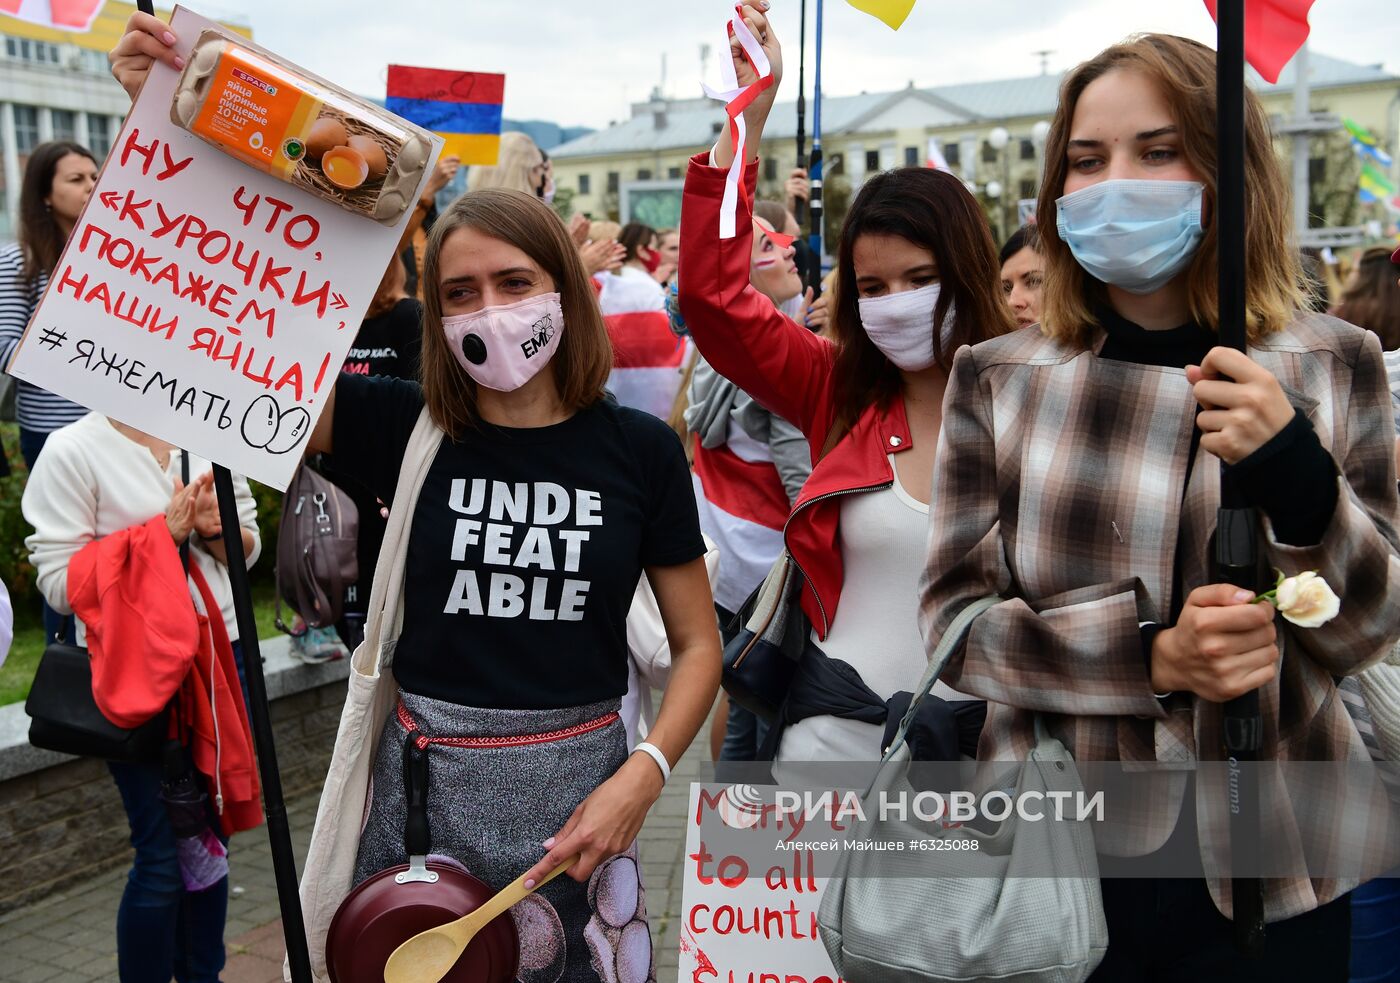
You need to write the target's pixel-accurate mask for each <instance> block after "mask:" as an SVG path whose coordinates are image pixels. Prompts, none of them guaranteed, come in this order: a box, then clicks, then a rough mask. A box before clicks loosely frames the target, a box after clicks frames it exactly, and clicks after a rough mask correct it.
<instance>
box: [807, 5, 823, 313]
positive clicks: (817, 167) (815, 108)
mask: <svg viewBox="0 0 1400 983" xmlns="http://www.w3.org/2000/svg"><path fill="white" fill-rule="evenodd" d="M816 40H817V44H816V52H815V57H816V69H815V77H814V78H813V80H812V161H811V166H810V167H809V168H808V176H809V178H810V181H811V187H812V190H811V195H812V198H811V202H810V207H811V225H810V227H809V231H808V234H807V244H808V245H809V246H810V247H811V250H812V262H811V266H810V267H809V269H808V273H809V275H810V282H809V283H808V284H807V285H808V286H809V287H811V288H812V291H813V293H814V294H817V295H820V293H821V289H822V0H817V39H816Z"/></svg>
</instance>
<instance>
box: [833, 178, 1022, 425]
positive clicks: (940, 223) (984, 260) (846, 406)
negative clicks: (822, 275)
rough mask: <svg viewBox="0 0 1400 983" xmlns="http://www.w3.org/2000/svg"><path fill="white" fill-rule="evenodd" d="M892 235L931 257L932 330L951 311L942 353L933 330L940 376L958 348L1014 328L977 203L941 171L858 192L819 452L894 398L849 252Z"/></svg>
mask: <svg viewBox="0 0 1400 983" xmlns="http://www.w3.org/2000/svg"><path fill="white" fill-rule="evenodd" d="M867 234H869V235H894V236H899V237H901V238H903V239H908V240H909V241H910V242H912V243H914V244H915V245H916V246H922V247H923V248H925V249H928V250H929V251H931V252H932V253H933V258H934V262H936V263H937V264H938V278H939V281H940V282H941V284H942V287H941V289H940V290H939V294H938V303H937V304H936V305H935V306H934V310H933V323H934V324H935V325H941V324H942V323H943V318H944V316H945V315H946V314H947V313H948V308H949V305H955V313H954V317H953V330H952V335H951V337H950V338H949V340H948V344H947V345H946V346H945V345H944V344H943V341H942V339H941V337H940V336H939V332H938V329H937V328H936V327H935V329H934V339H933V346H934V354H935V357H936V359H937V364H938V365H939V367H940V368H942V369H943V370H944V371H945V372H946V371H948V370H949V369H950V368H952V365H953V355H954V354H956V352H957V350H958V349H959V348H961V347H962V346H963V345H975V344H977V343H978V342H979V341H985V340H987V339H988V338H992V337H995V336H996V335H1000V334H1005V333H1006V332H1008V331H1011V330H1013V329H1014V328H1015V327H1016V323H1015V321H1014V320H1012V317H1011V312H1010V310H1009V309H1008V308H1007V306H1006V304H1005V302H1004V301H1003V300H1002V296H1001V264H1000V263H998V262H997V247H996V243H995V242H993V240H992V230H991V228H990V227H989V226H988V225H987V218H986V216H985V215H984V214H983V213H982V208H981V206H980V205H978V204H977V200H976V199H975V198H973V197H972V195H971V194H970V193H969V192H968V190H967V188H966V187H964V186H963V183H962V181H960V180H958V179H957V178H956V177H954V176H953V175H952V174H950V173H949V172H947V171H935V170H932V169H930V168H926V167H901V168H896V169H895V170H892V171H885V172H884V173H882V174H877V175H875V176H874V177H872V178H871V179H870V180H868V181H866V182H865V185H864V186H863V187H862V188H861V189H860V193H859V194H858V195H856V200H855V201H854V202H853V203H852V204H851V208H850V211H848V212H847V213H846V223H845V225H843V226H842V227H841V245H840V248H839V249H838V251H837V257H836V269H837V275H836V281H837V283H838V284H840V286H839V287H838V289H837V291H836V303H835V317H834V318H833V319H832V336H833V339H834V340H835V341H836V345H837V353H836V363H835V365H834V367H833V368H832V381H833V385H834V396H835V403H836V419H835V424H834V426H833V428H832V432H831V434H830V435H829V437H828V440H827V444H826V447H827V449H830V448H831V447H832V446H834V445H835V443H836V441H837V440H839V439H840V438H841V437H843V436H844V435H845V434H846V432H847V431H849V430H850V428H851V426H852V424H854V423H855V421H856V419H857V418H858V417H859V416H860V414H861V412H862V411H863V410H864V409H865V408H866V407H867V406H871V405H883V404H884V403H886V402H888V401H889V400H891V399H893V398H894V397H895V396H896V395H898V393H899V390H900V372H899V368H898V367H897V366H896V365H895V364H894V363H893V362H891V361H890V360H889V359H888V358H886V357H885V355H884V353H883V352H881V351H880V349H878V348H876V347H875V343H874V342H873V341H871V340H870V336H869V335H867V334H866V333H865V328H864V327H862V326H861V321H860V306H859V304H858V300H859V291H858V290H857V289H856V267H855V244H856V240H857V239H859V238H860V237H861V236H863V235H867Z"/></svg>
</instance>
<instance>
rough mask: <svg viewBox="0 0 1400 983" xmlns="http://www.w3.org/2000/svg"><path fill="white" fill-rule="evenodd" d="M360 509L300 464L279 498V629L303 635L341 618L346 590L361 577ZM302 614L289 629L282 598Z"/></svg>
mask: <svg viewBox="0 0 1400 983" xmlns="http://www.w3.org/2000/svg"><path fill="white" fill-rule="evenodd" d="M359 527H360V513H359V510H358V509H357V508H356V507H355V503H354V501H352V500H351V498H350V496H349V495H347V494H346V493H345V492H344V491H342V490H341V489H340V488H338V487H337V486H336V485H335V484H333V483H332V482H331V481H330V480H329V479H327V478H326V477H325V476H324V475H321V474H319V473H317V472H316V471H315V470H313V469H312V468H311V467H310V466H308V465H307V464H306V463H305V462H302V465H301V467H300V468H298V469H297V473H296V474H295V475H293V476H292V483H291V484H290V485H288V486H287V493H286V495H285V496H284V497H283V499H282V520H281V524H280V525H279V526H278V533H277V570H276V579H277V604H276V622H277V627H278V628H279V629H281V630H282V631H285V632H286V633H287V634H289V635H295V636H298V637H299V636H301V635H304V634H305V633H306V629H307V628H326V627H330V626H332V625H334V624H335V623H336V622H337V621H339V620H340V617H341V614H342V613H343V612H344V609H345V588H346V587H348V586H350V585H351V584H353V583H355V581H356V580H358V579H359V576H360V564H359V556H358V552H359V551H358V536H359ZM283 601H286V602H287V605H288V606H289V607H290V608H291V609H292V610H293V611H295V612H296V613H297V614H299V615H301V620H302V621H303V622H304V623H305V627H303V628H302V630H301V631H299V632H297V631H293V630H292V629H291V628H290V627H288V626H287V625H286V624H285V623H284V622H283V620H282V602H283Z"/></svg>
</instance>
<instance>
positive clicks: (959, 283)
mask: <svg viewBox="0 0 1400 983" xmlns="http://www.w3.org/2000/svg"><path fill="white" fill-rule="evenodd" d="M766 8H767V3H765V2H763V0H745V3H744V5H743V11H744V18H745V20H746V21H747V22H748V23H749V26H750V29H751V31H752V32H753V35H754V37H755V38H760V39H761V41H762V47H763V51H764V53H765V54H766V55H767V57H768V61H769V63H770V65H771V67H772V73H773V84H772V85H771V86H769V87H768V88H766V89H764V90H763V91H761V92H759V93H758V94H757V97H756V98H754V99H753V101H752V102H751V103H750V104H749V106H748V108H747V109H746V110H745V111H744V119H745V122H746V124H747V133H748V136H747V141H746V143H745V148H746V151H747V153H748V159H747V160H744V161H738V162H735V166H737V167H739V168H741V169H742V170H743V180H744V181H745V182H746V185H747V189H748V194H747V196H745V195H744V194H740V195H738V196H737V198H738V202H739V204H738V206H737V211H736V213H735V214H734V216H733V219H734V228H735V230H736V234H735V235H734V236H733V237H732V238H721V236H720V234H719V233H720V223H721V219H722V205H723V201H724V189H725V181H726V171H727V169H728V168H729V166H730V164H731V162H733V161H734V147H733V143H732V141H731V138H730V134H729V131H727V130H726V131H724V132H723V133H722V134H721V136H720V138H719V141H718V143H717V144H716V145H715V147H714V149H713V150H712V151H711V152H710V154H709V155H708V156H706V155H701V156H698V157H695V158H693V159H692V160H691V162H690V169H689V173H688V174H687V176H686V186H685V197H684V202H683V206H682V207H683V211H682V219H681V236H682V253H683V255H684V257H685V262H684V263H682V264H681V268H680V307H681V313H682V314H683V315H684V317H685V321H686V324H687V325H688V327H689V328H690V332H691V336H692V337H693V338H694V339H695V343H696V345H697V347H698V348H699V349H700V352H701V354H702V355H703V356H704V357H705V359H706V361H708V362H709V363H710V364H711V365H713V366H714V368H715V371H716V372H718V373H719V374H720V375H721V376H723V377H724V378H727V379H730V380H732V381H733V382H734V383H735V384H736V385H738V387H739V388H740V389H741V390H743V391H744V392H746V393H749V394H750V395H752V396H753V398H754V399H755V400H757V401H758V402H759V403H761V404H763V405H764V406H766V407H768V408H769V409H771V410H773V411H774V412H776V413H778V414H779V415H781V416H782V417H783V418H784V419H786V420H789V421H791V422H792V423H793V424H795V425H796V426H797V427H798V428H799V429H801V430H802V432H803V434H804V435H805V436H806V438H807V441H808V445H809V447H810V449H811V455H812V458H813V459H814V460H815V461H816V462H817V463H816V464H815V466H814V467H813V469H812V475H811V478H810V479H809V480H808V481H807V484H806V486H805V487H804V489H803V491H802V494H801V496H800V497H799V498H798V500H797V503H796V506H795V508H794V510H793V512H792V515H791V517H790V518H789V519H788V520H787V524H786V528H785V532H784V541H785V543H786V546H787V549H788V551H789V552H790V553H791V555H792V558H793V560H794V561H795V562H796V564H797V566H798V567H799V568H800V570H801V572H802V574H803V575H804V577H805V580H806V584H805V586H804V588H803V591H802V608H803V611H804V612H805V613H806V614H807V616H808V618H809V619H810V620H811V624H812V630H811V635H810V642H809V644H808V645H807V649H806V652H805V654H804V657H803V660H802V665H801V668H800V669H799V670H798V676H797V679H796V681H795V682H794V683H793V686H792V690H791V691H790V693H789V695H788V701H787V706H786V708H785V709H784V712H783V718H782V721H781V723H782V724H783V725H785V732H784V733H783V734H782V737H781V744H780V745H779V746H778V749H777V751H778V753H777V757H778V759H779V760H780V761H781V760H787V759H793V760H871V759H878V758H879V756H880V749H881V748H882V747H883V746H884V742H883V740H882V736H883V733H884V731H885V727H886V724H887V723H889V722H891V721H892V722H894V723H897V722H898V720H899V718H900V717H901V716H902V714H903V711H902V709H899V708H898V707H899V703H900V701H901V699H903V700H906V701H907V697H908V692H909V691H910V690H912V689H913V688H914V687H915V685H916V684H917V682H918V680H919V677H920V676H921V675H922V674H923V671H924V668H925V666H926V664H927V657H926V655H925V653H924V647H923V641H922V639H921V638H920V636H919V630H918V624H917V621H916V613H917V605H916V602H917V594H916V590H915V587H916V582H917V578H918V571H919V569H920V567H921V566H922V562H923V549H922V543H923V541H924V540H925V538H926V535H927V533H926V530H927V527H928V519H927V514H928V486H929V480H930V475H931V474H932V468H933V454H934V449H935V447H936V446H937V444H938V439H939V420H940V409H939V408H940V406H941V404H942V400H943V388H944V385H945V384H946V381H947V372H948V366H949V365H950V364H951V360H952V355H953V352H954V351H956V350H957V349H958V347H959V346H961V345H964V344H968V343H971V342H977V341H981V340H983V339H984V338H989V337H992V336H995V335H998V334H1001V333H1002V332H1005V331H1009V330H1010V329H1011V326H1012V323H1011V316H1010V314H1009V312H1008V310H1007V308H1006V305H1005V304H1004V303H1003V301H1002V299H1001V296H1000V293H1001V291H1000V283H999V280H998V273H999V268H998V266H997V257H996V247H995V245H994V244H993V242H992V239H991V233H990V230H989V229H988V227H987V222H986V219H985V218H984V217H983V215H982V211H981V208H980V207H979V206H978V204H977V202H976V200H975V199H974V198H973V197H972V196H971V195H970V194H969V193H968V191H967V189H966V188H964V187H963V185H962V182H961V181H959V180H958V179H956V178H954V177H953V176H952V175H951V174H949V173H947V172H943V171H934V170H929V169H923V168H903V169H900V170H896V171H891V172H889V173H886V174H881V175H879V176H877V177H874V178H872V179H871V180H870V181H868V182H866V184H865V186H864V187H863V188H862V189H861V191H860V193H859V194H858V195H857V196H856V200H855V201H854V203H853V204H852V205H851V209H850V211H849V213H848V215H847V218H846V223H845V226H844V228H843V229H842V233H841V247H840V255H839V257H838V267H839V270H840V280H841V284H842V289H841V291H840V292H839V294H840V295H839V297H838V301H837V306H836V308H835V311H834V314H833V320H834V324H835V334H836V336H837V338H838V343H837V344H832V343H831V342H829V341H827V340H826V339H825V338H821V337H818V336H817V335H815V334H813V333H812V332H810V331H808V330H807V329H806V328H804V327H802V326H800V325H798V324H796V323H795V322H793V321H792V320H791V319H790V318H787V317H786V316H784V315H783V314H781V313H779V312H778V311H777V310H776V309H775V308H774V306H773V304H772V302H771V301H770V300H769V299H768V298H767V297H764V296H763V295H762V294H760V293H759V292H758V291H757V290H756V289H755V288H754V286H753V285H752V284H751V283H750V279H749V268H750V264H751V251H750V240H751V238H752V236H753V234H754V233H753V223H752V221H751V220H750V214H749V206H748V202H749V201H752V199H753V195H754V188H755V185H756V182H757V177H758V164H757V153H756V150H757V148H758V146H759V141H760V137H761V134H762V131H763V127H764V124H765V123H766V121H767V118H768V114H769V112H770V111H771V110H772V107H773V101H774V98H775V96H776V93H777V87H778V86H777V83H778V81H779V80H780V79H781V77H782V57H781V51H780V48H779V45H778V40H777V37H776V36H775V34H774V33H773V28H772V26H771V24H770V23H769V22H768V21H767V18H766V17H765V16H764V14H763V10H764V9H766ZM731 41H732V43H731V46H730V54H731V56H732V57H733V60H734V67H735V72H736V74H737V75H738V80H739V84H740V86H747V85H750V84H754V83H756V82H758V78H757V73H756V72H755V71H754V69H753V67H752V66H751V65H750V63H749V61H748V60H747V59H746V58H745V57H744V55H743V53H742V51H741V49H740V47H739V41H738V39H737V38H735V37H733V36H731ZM838 603H839V610H838ZM833 689H835V690H837V691H839V692H840V695H841V697H842V699H843V700H845V701H846V702H847V703H849V704H854V705H855V707H856V709H849V708H848V709H846V710H843V711H842V714H843V715H842V716H836V715H834V714H835V713H836V712H837V711H836V707H835V706H833V705H831V704H830V703H827V702H824V701H823V695H824V694H829V693H831V692H832V691H833ZM901 693H903V694H904V696H903V697H901V695H900V694H901ZM938 695H939V696H940V697H941V698H942V699H943V700H946V701H948V702H946V703H944V702H942V701H929V706H930V709H931V710H934V711H936V713H937V715H938V717H939V723H938V724H937V725H936V730H937V732H938V733H939V734H940V736H941V737H942V738H944V739H943V740H942V741H940V742H939V744H940V746H939V747H936V748H933V747H929V748H925V749H924V753H926V754H928V755H929V756H932V757H940V758H949V757H951V758H956V757H957V756H958V752H959V745H961V749H962V750H963V751H964V752H967V753H970V752H971V750H972V748H973V747H974V746H975V743H976V738H975V735H976V731H977V727H978V723H979V717H980V708H978V707H977V706H976V701H971V700H969V699H968V698H966V697H963V696H961V695H960V694H958V693H956V692H955V691H953V690H951V689H949V688H947V687H942V688H941V689H940V691H939V694H938ZM905 705H907V703H906V704H905ZM960 724H964V725H965V726H961V727H960V726H959V725H960ZM960 736H961V738H962V740H961V741H960V740H959V737H960Z"/></svg>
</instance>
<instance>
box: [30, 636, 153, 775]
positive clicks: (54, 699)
mask: <svg viewBox="0 0 1400 983" xmlns="http://www.w3.org/2000/svg"><path fill="white" fill-rule="evenodd" d="M24 712H25V713H27V714H29V743H30V744H33V745H34V746H35V747H38V748H44V749H46V750H49V751H62V752H63V753H64V754H76V755H79V756H80V757H88V758H105V759H107V760H108V761H158V760H160V755H161V748H162V745H163V743H164V741H165V735H166V731H167V728H168V718H169V709H168V708H167V709H166V710H163V711H161V712H160V713H158V714H156V715H155V716H154V717H152V718H151V719H150V720H148V721H146V722H145V723H144V724H141V725H140V726H139V727H134V728H131V729H129V730H128V729H127V728H125V727H118V726H117V725H116V724H114V723H112V722H111V721H110V720H108V719H107V718H106V717H104V716H103V715H102V711H101V710H99V709H98V708H97V701H96V700H94V699H93V698H92V659H91V656H90V655H89V654H88V650H87V649H85V648H79V647H78V646H76V645H66V644H64V643H63V642H54V643H53V644H52V645H50V646H49V647H48V648H46V649H44V654H43V656H42V657H41V658H40V659H39V669H38V671H37V672H36V673H35V674H34V685H33V686H31V687H30V689H29V699H27V700H26V701H25V703H24Z"/></svg>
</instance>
